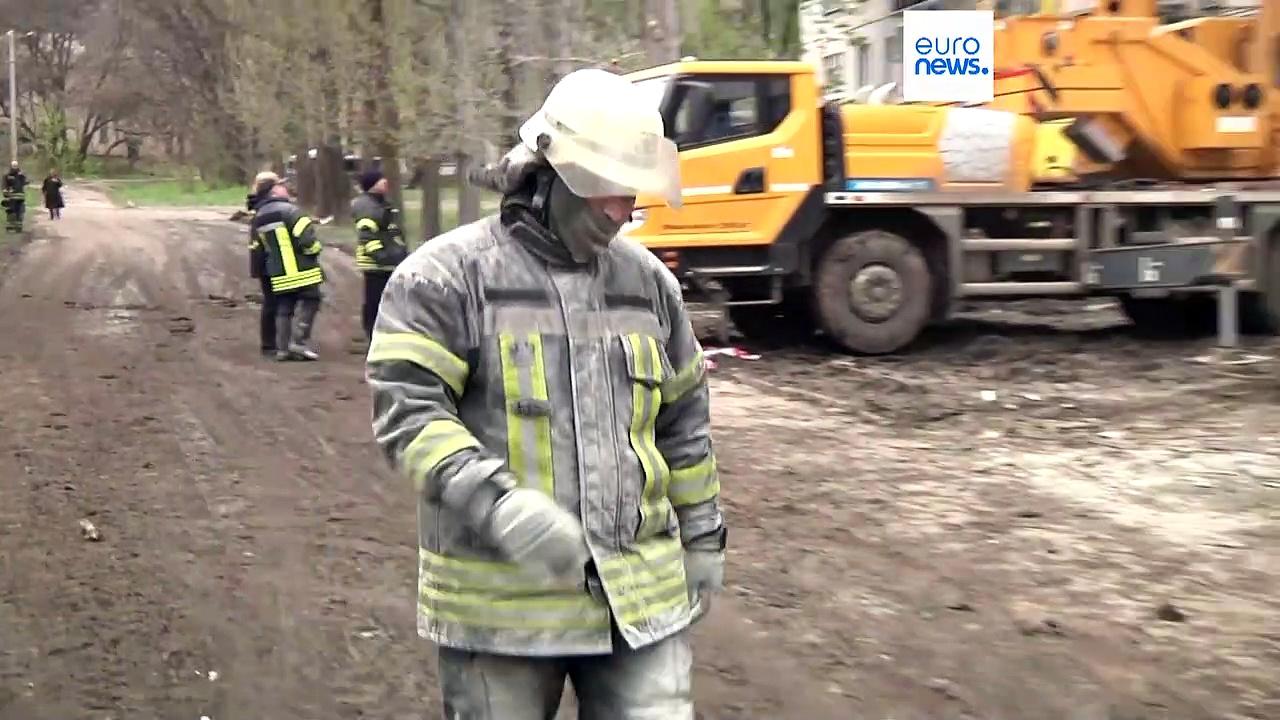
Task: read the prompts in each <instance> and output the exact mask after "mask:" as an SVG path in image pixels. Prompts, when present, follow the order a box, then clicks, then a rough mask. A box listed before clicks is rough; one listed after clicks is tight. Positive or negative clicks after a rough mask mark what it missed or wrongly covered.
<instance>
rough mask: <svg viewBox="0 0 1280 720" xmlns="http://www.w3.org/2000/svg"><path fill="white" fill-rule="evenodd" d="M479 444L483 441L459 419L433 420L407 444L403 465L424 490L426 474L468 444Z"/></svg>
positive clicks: (416, 483)
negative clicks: (477, 438) (476, 437)
mask: <svg viewBox="0 0 1280 720" xmlns="http://www.w3.org/2000/svg"><path fill="white" fill-rule="evenodd" d="M478 447H480V441H478V440H476V439H475V436H473V435H472V434H471V432H470V431H469V430H467V428H466V427H465V426H464V425H463V424H462V423H460V422H458V421H457V420H432V421H431V422H429V423H427V425H426V427H424V428H422V432H420V433H418V436H417V437H415V438H414V439H413V441H412V442H410V443H409V444H408V445H407V446H405V449H404V452H403V453H402V454H401V455H400V466H401V468H402V469H403V470H404V472H405V473H407V474H408V475H409V477H411V478H413V486H414V488H416V489H417V490H418V491H421V490H422V487H423V485H424V484H426V481H427V475H428V474H429V473H430V472H431V471H432V470H434V469H435V468H436V466H437V465H439V464H440V463H442V462H444V460H445V459H446V458H448V457H449V456H450V455H453V454H454V453H456V452H460V451H462V450H466V449H467V448H478Z"/></svg>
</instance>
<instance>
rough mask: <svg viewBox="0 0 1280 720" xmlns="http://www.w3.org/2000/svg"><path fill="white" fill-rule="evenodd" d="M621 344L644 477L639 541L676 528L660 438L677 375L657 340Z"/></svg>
mask: <svg viewBox="0 0 1280 720" xmlns="http://www.w3.org/2000/svg"><path fill="white" fill-rule="evenodd" d="M619 341H620V342H621V344H622V350H623V356H624V357H625V359H626V377H627V380H628V382H627V385H626V386H625V389H626V390H629V391H630V395H631V402H630V406H631V413H630V417H629V418H628V421H627V430H628V436H629V438H630V442H631V449H632V451H634V452H635V454H636V458H637V460H638V461H639V463H640V469H641V472H642V474H643V476H644V483H643V486H642V489H641V491H640V503H639V505H640V507H639V512H640V518H639V523H638V526H637V531H636V540H644V539H646V538H650V537H653V536H655V535H659V534H662V533H669V532H671V531H672V528H673V527H674V524H675V523H674V518H673V517H672V515H673V513H672V509H671V503H670V502H669V501H668V500H667V489H668V486H669V485H670V483H671V470H670V468H669V467H667V461H666V459H665V458H663V456H662V452H661V451H660V450H659V448H658V443H657V436H656V428H657V422H658V411H659V409H660V408H661V407H662V383H663V381H664V380H666V379H667V378H669V377H671V375H672V374H673V373H672V371H671V368H670V361H669V360H668V359H667V356H666V353H665V352H664V351H663V349H662V347H661V346H660V345H659V343H658V341H657V339H656V338H654V337H652V336H650V335H643V334H639V333H632V334H628V335H622V336H620V338H619Z"/></svg>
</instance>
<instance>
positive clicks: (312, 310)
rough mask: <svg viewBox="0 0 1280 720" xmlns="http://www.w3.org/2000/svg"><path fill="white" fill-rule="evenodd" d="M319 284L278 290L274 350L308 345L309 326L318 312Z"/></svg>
mask: <svg viewBox="0 0 1280 720" xmlns="http://www.w3.org/2000/svg"><path fill="white" fill-rule="evenodd" d="M320 297H321V296H320V286H319V285H310V286H308V287H304V288H299V289H297V290H289V291H287V292H278V293H276V294H275V301H276V350H277V351H278V352H283V351H285V350H290V349H292V348H293V347H295V346H298V345H301V346H302V347H309V343H310V342H311V328H312V326H313V325H314V324H315V320H316V313H318V312H320Z"/></svg>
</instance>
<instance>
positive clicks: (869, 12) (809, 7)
mask: <svg viewBox="0 0 1280 720" xmlns="http://www.w3.org/2000/svg"><path fill="white" fill-rule="evenodd" d="M983 4H984V3H983V2H982V0H806V1H805V2H801V3H800V43H801V48H802V53H803V54H802V58H803V59H804V60H806V61H808V62H811V63H813V64H814V65H816V66H817V67H818V68H819V76H820V79H821V81H822V83H823V85H824V86H825V88H826V94H827V95H828V96H835V97H841V96H848V95H851V94H853V93H854V92H856V91H857V90H858V89H859V88H864V87H867V86H873V87H878V86H881V85H884V84H885V83H890V82H892V83H897V84H898V85H899V86H900V85H901V84H902V11H904V10H974V9H976V8H978V7H980V6H981V5H983Z"/></svg>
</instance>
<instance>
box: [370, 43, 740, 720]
mask: <svg viewBox="0 0 1280 720" xmlns="http://www.w3.org/2000/svg"><path fill="white" fill-rule="evenodd" d="M520 138H521V144H520V145H519V146H517V147H516V148H515V149H513V150H512V151H511V152H510V153H508V154H507V156H506V157H505V158H504V160H503V162H502V163H500V164H499V165H498V166H497V167H495V168H490V169H487V170H486V171H485V172H483V173H477V176H475V177H473V178H470V179H472V180H473V181H480V182H483V183H484V184H488V185H489V186H490V187H491V188H492V189H494V190H496V191H498V192H500V193H501V194H502V202H501V206H500V210H499V212H498V213H497V214H495V215H492V216H490V217H487V218H484V219H482V220H479V221H477V222H474V223H471V224H468V225H465V226H463V227H460V228H457V229H456V230H454V231H452V232H449V233H447V234H445V235H442V236H440V237H437V238H434V239H432V240H430V241H428V242H427V243H426V244H425V245H423V246H422V247H421V248H419V249H417V250H416V251H414V253H413V254H412V255H410V256H409V258H408V259H407V260H405V261H404V262H403V263H401V265H400V266H399V267H398V268H397V269H396V271H395V272H394V273H393V274H392V275H391V279H390V281H389V282H388V283H387V288H386V292H385V293H384V295H383V299H382V307H381V309H380V310H379V312H378V318H377V322H376V325H375V327H374V332H373V341H372V342H371V343H370V347H369V354H368V357H367V358H366V368H367V369H366V377H367V379H368V381H369V384H370V386H371V388H372V391H373V432H374V438H375V440H376V442H377V443H378V445H379V446H380V447H381V449H382V451H383V453H384V454H385V456H386V457H387V458H388V459H389V460H390V462H391V464H392V465H393V466H394V467H395V468H396V469H397V470H399V471H400V472H401V473H403V474H404V475H405V476H407V477H408V478H411V479H412V481H413V483H414V485H415V487H416V489H417V496H418V543H419V553H418V557H419V565H418V567H419V570H418V582H419V592H418V598H419V599H418V632H419V634H420V635H422V636H423V637H425V638H428V639H430V640H432V641H433V642H435V643H436V644H437V645H439V646H440V647H439V672H438V677H439V680H440V685H441V694H442V699H443V703H444V717H448V718H451V719H452V720H497V719H498V718H502V719H503V720H533V719H535V718H536V719H537V720H544V719H545V718H551V717H555V716H556V711H557V708H558V706H559V703H560V696H561V693H562V691H563V689H564V685H565V681H566V679H569V680H570V681H571V682H572V684H573V688H574V692H575V694H576V695H577V699H578V708H579V714H578V717H579V718H580V719H582V720H613V719H615V718H616V719H618V720H639V719H640V718H654V719H655V720H656V719H657V718H661V719H662V720H693V718H694V713H693V699H692V688H691V679H690V673H691V668H692V649H691V646H690V641H689V632H688V627H689V626H690V625H691V624H692V623H693V622H694V621H695V620H697V619H698V618H700V617H702V615H703V613H705V612H706V610H707V609H708V607H709V606H710V603H711V599H712V596H713V594H714V593H715V592H717V591H718V590H719V589H720V588H721V586H722V584H723V579H724V549H725V528H724V524H723V516H722V514H721V509H720V502H719V496H720V482H719V479H718V477H719V476H718V474H717V472H716V462H715V455H714V452H713V449H712V441H711V414H710V396H709V394H708V389H707V381H706V378H705V364H704V361H703V354H702V348H701V346H700V345H699V343H698V340H697V338H696V337H695V336H694V332H693V327H692V325H691V324H690V321H689V316H688V313H687V311H686V309H685V306H684V302H683V301H682V298H681V292H680V284H679V282H678V281H677V280H676V278H675V276H674V275H672V273H671V271H670V270H668V269H667V268H666V267H665V266H664V265H663V264H662V262H661V261H660V260H658V258H657V257H656V256H655V255H654V254H653V253H652V252H649V251H648V250H646V249H645V248H644V247H643V246H641V245H640V244H638V243H636V242H634V241H630V240H627V239H625V238H617V235H618V233H619V230H620V229H621V227H622V225H623V223H625V222H627V221H628V220H630V218H631V214H632V212H633V209H634V207H635V199H636V196H637V195H638V194H642V193H643V194H646V195H650V196H653V197H655V199H658V198H660V199H662V200H665V201H666V202H667V203H668V204H670V205H675V206H678V205H679V204H680V169H679V167H680V166H679V158H678V155H677V152H676V147H675V145H674V144H673V143H672V142H671V141H670V140H668V139H666V138H665V137H664V134H663V122H662V117H661V115H660V114H659V112H658V109H657V108H656V106H654V104H653V103H652V102H651V101H650V100H648V99H646V98H645V97H644V96H643V94H642V93H640V92H639V91H638V90H637V89H636V88H635V86H634V85H632V84H631V82H630V81H628V80H627V79H626V78H625V77H622V76H620V75H617V74H614V73H611V72H609V71H607V70H603V69H587V70H578V71H575V72H573V73H570V74H569V75H566V76H565V77H564V78H563V79H562V80H561V81H560V82H559V83H557V84H556V85H555V87H554V88H553V89H552V90H551V93H550V95H548V96H547V99H546V101H545V103H544V104H543V106H542V109H541V110H540V111H539V112H538V113H537V114H536V115H534V116H533V117H532V118H531V119H530V120H529V121H528V122H526V123H525V124H524V126H523V127H522V128H521V130H520Z"/></svg>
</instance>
